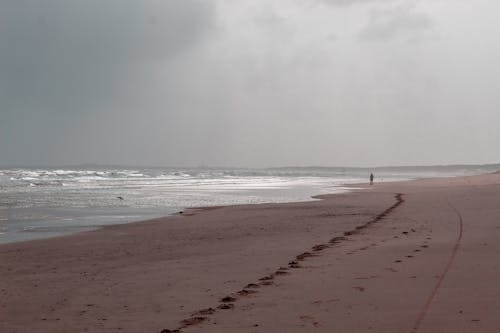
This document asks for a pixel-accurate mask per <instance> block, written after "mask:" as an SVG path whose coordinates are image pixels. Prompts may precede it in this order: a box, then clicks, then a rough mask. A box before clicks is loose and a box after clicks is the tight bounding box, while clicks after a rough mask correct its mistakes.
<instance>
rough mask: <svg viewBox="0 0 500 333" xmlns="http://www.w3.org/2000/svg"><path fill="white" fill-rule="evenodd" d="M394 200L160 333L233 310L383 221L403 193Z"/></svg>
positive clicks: (401, 198)
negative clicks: (243, 299)
mask: <svg viewBox="0 0 500 333" xmlns="http://www.w3.org/2000/svg"><path fill="white" fill-rule="evenodd" d="M394 198H395V199H396V202H395V203H394V204H392V205H391V206H390V207H389V208H387V209H385V210H384V211H383V212H382V213H379V214H378V215H376V216H375V217H374V218H373V219H371V220H369V221H367V222H365V223H364V224H362V225H359V226H357V227H355V228H354V229H352V230H349V231H346V232H344V233H343V234H344V236H337V237H333V238H332V239H330V240H329V241H328V243H325V244H317V245H314V246H313V247H312V248H311V250H310V252H308V251H306V252H304V253H302V254H299V255H297V256H296V257H295V258H294V259H293V260H292V261H290V262H289V263H288V267H284V266H281V267H279V268H278V269H277V270H276V271H275V272H274V273H272V274H270V275H268V276H264V277H262V278H260V279H259V282H258V283H249V284H247V285H246V286H245V287H244V288H243V289H241V290H240V291H237V292H236V293H233V294H231V295H229V296H226V297H223V298H222V299H220V300H219V305H218V306H217V307H216V308H208V309H202V310H198V311H196V312H194V313H193V314H192V315H191V316H190V317H188V318H186V319H184V320H182V321H181V322H180V326H179V327H178V328H176V329H172V330H170V329H163V330H161V332H160V333H180V332H182V330H183V329H185V328H188V327H189V326H194V325H198V324H201V323H202V322H205V321H208V320H209V315H212V314H214V313H215V312H216V311H217V310H230V309H233V308H234V303H235V302H236V301H237V300H238V298H240V297H245V296H249V295H251V294H256V293H258V291H257V290H255V289H256V288H260V287H261V286H262V287H264V286H270V285H273V280H274V279H275V277H277V276H281V275H288V274H290V269H291V268H301V266H300V264H299V263H300V262H301V261H304V260H306V259H307V258H309V257H317V256H319V255H320V252H322V251H323V250H326V249H327V248H331V247H332V246H334V245H336V244H337V243H340V242H342V241H345V240H348V238H347V237H346V236H352V235H356V234H359V233H360V232H361V230H362V229H365V228H368V227H369V226H371V225H372V224H375V223H377V222H379V221H381V220H383V219H384V218H386V217H387V216H388V215H389V214H390V213H391V212H392V211H393V210H394V209H396V208H397V207H398V206H400V205H401V204H402V203H403V202H404V201H405V200H404V198H403V193H396V194H395V195H394ZM249 288H251V289H249ZM254 288H255V289H254ZM315 327H316V326H315Z"/></svg>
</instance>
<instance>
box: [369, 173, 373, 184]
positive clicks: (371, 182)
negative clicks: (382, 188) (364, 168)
mask: <svg viewBox="0 0 500 333" xmlns="http://www.w3.org/2000/svg"><path fill="white" fill-rule="evenodd" d="M370 185H373V173H371V174H370Z"/></svg>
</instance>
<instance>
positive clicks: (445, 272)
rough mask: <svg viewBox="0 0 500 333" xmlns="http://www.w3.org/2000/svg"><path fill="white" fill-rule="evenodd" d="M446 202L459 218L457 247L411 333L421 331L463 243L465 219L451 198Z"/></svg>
mask: <svg viewBox="0 0 500 333" xmlns="http://www.w3.org/2000/svg"><path fill="white" fill-rule="evenodd" d="M446 201H447V203H448V206H449V207H450V208H451V209H452V210H453V211H454V212H455V214H456V215H457V217H458V237H457V239H456V241H455V245H454V246H453V250H452V251H451V255H450V258H449V259H448V262H447V263H446V266H445V268H444V270H443V273H442V274H441V276H440V277H439V279H438V281H437V282H436V285H435V286H434V288H433V289H432V292H431V294H430V295H429V298H428V299H427V301H426V302H425V304H424V306H423V308H422V310H421V312H420V314H419V315H418V317H417V320H416V321H415V325H413V328H412V329H411V331H410V333H417V332H418V331H419V329H420V326H421V325H422V322H423V321H424V319H425V317H426V316H427V313H428V312H429V309H430V307H431V305H432V301H433V300H434V298H435V297H436V295H437V293H438V291H439V288H440V287H441V284H442V283H443V281H444V279H445V277H446V275H447V274H448V272H449V270H450V268H451V265H452V264H453V261H454V260H455V257H456V256H457V253H458V248H459V247H460V242H461V241H462V235H463V224H464V222H463V219H462V214H460V212H459V211H458V209H457V208H456V207H455V206H453V205H452V204H451V202H450V200H449V198H446Z"/></svg>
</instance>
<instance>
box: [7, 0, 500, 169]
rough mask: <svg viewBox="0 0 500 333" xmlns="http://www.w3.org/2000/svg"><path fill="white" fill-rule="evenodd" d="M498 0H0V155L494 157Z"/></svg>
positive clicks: (335, 159) (185, 161) (270, 159)
mask: <svg viewBox="0 0 500 333" xmlns="http://www.w3.org/2000/svg"><path fill="white" fill-rule="evenodd" d="M499 12H500V2H499V1H496V0H476V1H470V0H287V1H285V0H282V1H281V0H275V1H269V0H253V1H234V0H196V1H195V0H141V1H136V0H72V1H68V0H2V1H1V2H0V50H1V52H0V165H4V166H6V165H25V166H30V165H33V166H34V165H51V166H58V165H73V164H124V165H155V166H235V167H271V166H311V165H315V166H383V165H434V164H462V163H464V164H481V163H497V162H500V149H498V147H499V145H500V131H499V130H498V128H499V124H500V93H499V91H498V87H500V66H499V61H498V59H500V21H498V13H499Z"/></svg>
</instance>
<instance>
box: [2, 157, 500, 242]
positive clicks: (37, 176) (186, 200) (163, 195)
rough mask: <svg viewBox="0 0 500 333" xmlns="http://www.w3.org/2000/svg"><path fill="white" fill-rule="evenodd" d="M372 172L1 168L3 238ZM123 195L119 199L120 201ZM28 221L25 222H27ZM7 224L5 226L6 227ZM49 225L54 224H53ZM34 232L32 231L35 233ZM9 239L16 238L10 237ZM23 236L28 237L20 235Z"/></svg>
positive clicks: (289, 193)
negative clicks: (39, 228) (37, 228)
mask: <svg viewBox="0 0 500 333" xmlns="http://www.w3.org/2000/svg"><path fill="white" fill-rule="evenodd" d="M496 169H498V166H486V167H485V166H481V167H452V168H440V167H438V168H423V169H422V168H420V169H419V168H416V169H411V168H386V169H377V170H375V176H376V178H375V180H376V181H388V180H401V179H411V178H421V177H436V176H453V175H464V174H476V173H482V172H488V171H494V170H496ZM371 171H372V170H369V169H352V168H351V169H349V168H278V169H211V168H192V169H173V168H144V169H139V168H136V169H134V168H80V169H70V168H58V169H20V168H18V169H0V208H2V210H1V211H0V212H3V211H5V210H7V211H8V212H9V214H10V215H3V216H1V218H0V221H1V223H2V224H0V227H1V228H0V230H2V232H4V233H6V234H7V236H4V237H2V239H9V237H11V236H9V235H13V234H15V233H16V230H22V228H26V227H31V229H30V230H36V228H35V229H32V228H34V227H33V224H34V225H36V226H40V227H44V228H45V229H47V228H48V229H50V228H52V227H53V226H54V225H56V226H57V228H61V227H64V226H68V227H71V228H74V227H87V226H96V225H101V224H107V223H118V222H120V223H122V222H123V221H132V220H137V219H141V218H143V217H147V216H153V215H156V216H157V215H164V214H166V213H171V212H175V211H176V210H179V209H182V208H183V207H193V206H211V205H227V204H245V203H261V202H287V201H303V200H311V196H313V195H316V194H323V193H331V192H339V191H345V190H346V189H345V188H343V187H342V186H341V185H343V184H350V183H358V182H365V181H366V180H367V178H368V174H369V173H370V172H371ZM120 197H121V198H123V199H120ZM26 223H30V225H29V226H28V225H27V224H26ZM5 228H6V229H5ZM51 230H52V229H51ZM35 233H36V231H33V232H32V234H35ZM11 239H16V238H15V237H14V236H12V237H11ZM22 239H26V236H23V238H22Z"/></svg>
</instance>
